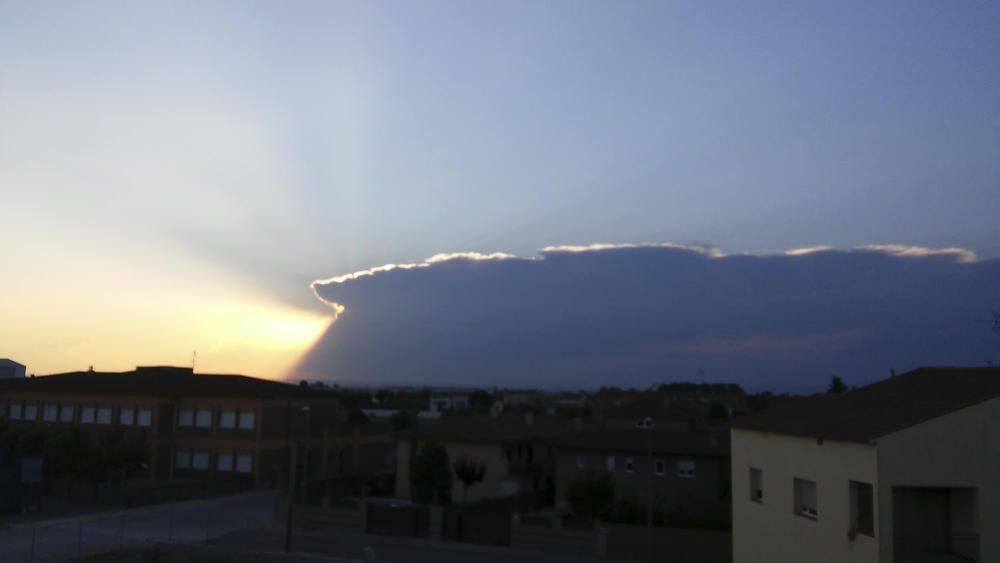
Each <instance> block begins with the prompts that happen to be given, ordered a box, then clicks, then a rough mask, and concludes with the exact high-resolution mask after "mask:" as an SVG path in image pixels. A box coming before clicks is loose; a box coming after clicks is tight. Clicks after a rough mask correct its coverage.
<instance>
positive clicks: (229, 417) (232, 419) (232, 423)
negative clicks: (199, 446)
mask: <svg viewBox="0 0 1000 563" xmlns="http://www.w3.org/2000/svg"><path fill="white" fill-rule="evenodd" d="M219 428H236V411H222V413H220V414H219Z"/></svg>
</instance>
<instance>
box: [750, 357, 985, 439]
mask: <svg viewBox="0 0 1000 563" xmlns="http://www.w3.org/2000/svg"><path fill="white" fill-rule="evenodd" d="M995 397H1000V368H996V367H989V368H947V367H941V368H920V369H917V370H914V371H911V372H907V373H904V374H902V375H899V376H896V377H891V378H889V379H885V380H882V381H879V382H877V383H873V384H871V385H868V386H866V387H862V388H860V389H857V390H855V391H850V392H847V393H844V394H840V395H819V396H813V397H807V398H803V399H799V400H791V401H787V402H785V403H782V404H781V405H778V406H776V407H774V408H772V409H769V410H767V411H764V412H761V413H757V414H754V415H751V416H748V417H745V418H737V419H734V420H733V421H732V426H733V427H735V428H745V429H747V430H758V431H762V432H775V433H779V434H789V435H792V436H805V437H811V438H824V439H830V440H841V441H847V442H863V443H868V442H871V441H873V440H875V439H877V438H879V437H882V436H886V435H888V434H892V433H893V432H898V431H900V430H903V429H905V428H909V427H911V426H915V425H917V424H920V423H923V422H927V421H929V420H932V419H934V418H938V417H940V416H944V415H946V414H949V413H952V412H955V411H958V410H961V409H964V408H966V407H970V406H972V405H975V404H978V403H982V402H984V401H988V400H990V399H993V398H995Z"/></svg>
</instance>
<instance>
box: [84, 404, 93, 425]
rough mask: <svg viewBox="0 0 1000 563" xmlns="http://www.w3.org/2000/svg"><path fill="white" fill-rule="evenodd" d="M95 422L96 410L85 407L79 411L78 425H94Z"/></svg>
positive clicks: (91, 407)
mask: <svg viewBox="0 0 1000 563" xmlns="http://www.w3.org/2000/svg"><path fill="white" fill-rule="evenodd" d="M96 421H97V408H95V407H94V406H93V405H85V406H83V407H82V408H81V409H80V424H94V423H95V422H96Z"/></svg>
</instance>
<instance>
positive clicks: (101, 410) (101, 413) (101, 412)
mask: <svg viewBox="0 0 1000 563" xmlns="http://www.w3.org/2000/svg"><path fill="white" fill-rule="evenodd" d="M97 423H98V424H111V407H98V409H97Z"/></svg>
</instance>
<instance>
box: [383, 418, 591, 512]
mask: <svg viewBox="0 0 1000 563" xmlns="http://www.w3.org/2000/svg"><path fill="white" fill-rule="evenodd" d="M573 430H574V425H573V423H569V422H564V421H554V420H549V419H543V418H539V419H538V420H535V418H534V416H533V415H531V414H530V413H529V414H527V415H525V416H497V417H491V416H468V417H461V418H444V419H441V420H431V421H420V423H419V424H417V425H416V426H415V427H414V428H411V429H409V430H408V431H406V432H405V433H403V434H400V436H399V438H398V440H397V445H396V459H397V466H396V495H397V496H399V497H402V498H409V497H410V496H411V492H412V485H411V483H410V466H411V463H412V461H411V460H412V459H413V458H414V456H416V455H418V454H419V451H420V448H421V447H423V445H424V444H427V443H430V442H437V443H440V444H442V445H443V446H444V448H445V450H446V451H447V452H448V459H449V460H450V462H451V463H452V464H454V463H455V461H457V460H458V459H461V458H468V459H474V460H478V461H482V462H485V464H486V474H485V475H484V477H483V480H482V481H481V482H479V483H477V484H475V485H472V486H471V487H470V488H469V490H468V491H464V487H463V484H462V483H461V482H460V481H459V480H458V479H457V478H455V477H454V475H453V479H452V491H451V497H452V499H454V500H455V501H460V500H463V499H464V500H465V501H466V502H475V501H478V500H482V499H487V498H496V497H508V496H512V495H517V494H520V493H527V492H540V491H544V490H546V489H550V488H551V484H552V483H551V460H550V455H549V447H548V440H549V439H550V438H552V437H554V436H558V435H560V434H564V433H568V432H572V431H573ZM466 493H467V494H466Z"/></svg>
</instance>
